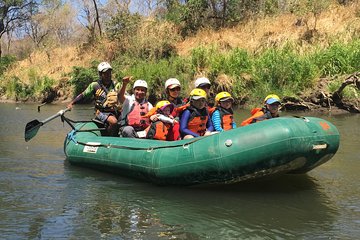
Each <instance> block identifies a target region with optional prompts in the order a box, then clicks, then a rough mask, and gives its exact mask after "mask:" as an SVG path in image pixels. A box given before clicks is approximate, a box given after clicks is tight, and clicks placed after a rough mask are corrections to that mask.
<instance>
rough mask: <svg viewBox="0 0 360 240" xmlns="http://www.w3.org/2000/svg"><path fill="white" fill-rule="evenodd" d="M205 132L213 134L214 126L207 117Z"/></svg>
mask: <svg viewBox="0 0 360 240" xmlns="http://www.w3.org/2000/svg"><path fill="white" fill-rule="evenodd" d="M206 131H207V132H213V131H214V126H213V124H212V121H211V118H210V116H208V120H207V122H206Z"/></svg>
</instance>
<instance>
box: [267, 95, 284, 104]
mask: <svg viewBox="0 0 360 240" xmlns="http://www.w3.org/2000/svg"><path fill="white" fill-rule="evenodd" d="M276 102H278V103H281V102H280V98H279V96H278V95H276V94H270V95H267V96H266V98H265V99H264V103H265V104H273V103H276Z"/></svg>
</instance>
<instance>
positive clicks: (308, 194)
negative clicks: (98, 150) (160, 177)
mask: <svg viewBox="0 0 360 240" xmlns="http://www.w3.org/2000/svg"><path fill="white" fill-rule="evenodd" d="M82 171H83V174H79V172H76V174H75V175H73V174H72V173H73V172H72V171H69V172H66V174H70V176H67V178H70V179H76V178H77V179H78V181H77V182H78V183H80V182H82V183H83V184H85V185H86V182H88V181H89V180H90V179H89V177H87V176H94V174H95V176H94V177H95V178H96V179H97V180H98V181H99V178H100V179H101V180H100V182H98V184H100V185H95V186H94V185H93V184H92V185H91V186H90V185H87V189H86V190H85V189H73V188H74V186H72V191H75V192H74V194H71V196H72V197H75V196H77V197H84V196H85V195H86V198H89V199H91V201H90V202H93V204H92V205H91V204H90V205H87V209H82V210H83V212H82V214H83V216H84V217H85V218H89V219H87V221H91V222H92V227H93V228H92V229H93V230H94V231H95V229H96V231H97V232H98V234H99V235H104V234H105V235H107V236H118V235H119V234H120V236H122V237H125V238H132V237H134V236H136V238H139V239H143V238H146V239H149V237H150V238H151V236H152V237H154V238H156V237H159V236H163V237H165V236H166V237H167V238H174V237H175V238H183V237H184V238H185V237H191V238H192V239H202V238H204V237H209V236H213V237H214V238H218V237H220V238H224V239H229V238H239V237H244V238H249V237H250V238H252V237H254V238H255V237H262V238H263V237H266V236H267V237H269V238H272V237H273V236H278V237H282V238H289V237H301V236H307V235H308V234H311V235H312V236H316V235H317V234H319V235H320V234H323V231H329V232H331V226H332V225H333V221H334V218H336V215H337V214H338V213H337V210H336V208H333V207H332V202H331V200H330V199H329V198H328V197H327V195H326V194H324V193H323V192H322V191H321V189H319V186H318V184H317V183H316V180H315V179H312V178H311V177H309V176H306V175H302V176H284V177H280V178H275V179H267V180H266V181H257V182H251V183H241V184H236V185H229V186H225V187H224V186H219V187H214V186H211V187H208V186H201V187H192V188H173V187H156V186H153V185H148V184H146V183H141V182H136V181H134V182H133V181H131V180H128V179H123V178H119V177H116V178H115V179H114V178H113V177H110V176H108V175H106V174H104V175H103V174H99V173H96V172H93V171H91V170H82ZM89 174H90V175H89ZM90 181H91V180H90ZM83 184H81V185H83ZM77 186H78V187H80V185H77ZM85 191H86V194H84V193H85ZM73 201H75V202H78V201H80V199H73ZM82 221H84V219H82ZM77 224H79V225H80V226H83V225H84V222H82V223H77Z"/></svg>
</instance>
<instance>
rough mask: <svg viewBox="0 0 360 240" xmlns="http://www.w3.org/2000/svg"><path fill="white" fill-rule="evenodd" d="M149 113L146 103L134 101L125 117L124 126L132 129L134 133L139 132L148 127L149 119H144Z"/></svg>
mask: <svg viewBox="0 0 360 240" xmlns="http://www.w3.org/2000/svg"><path fill="white" fill-rule="evenodd" d="M148 112H149V104H148V102H145V103H139V102H137V101H135V103H134V104H133V106H132V108H131V110H130V112H129V113H128V115H127V116H126V124H127V125H129V126H132V127H134V129H135V131H141V130H144V129H145V128H147V127H148V126H149V125H150V119H149V118H144V117H143V116H145V115H146V114H147V113H148Z"/></svg>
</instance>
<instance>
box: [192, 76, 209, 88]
mask: <svg viewBox="0 0 360 240" xmlns="http://www.w3.org/2000/svg"><path fill="white" fill-rule="evenodd" d="M206 84H209V85H211V83H210V81H209V79H207V78H206V77H201V78H198V79H196V81H195V88H198V87H200V86H201V85H206Z"/></svg>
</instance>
